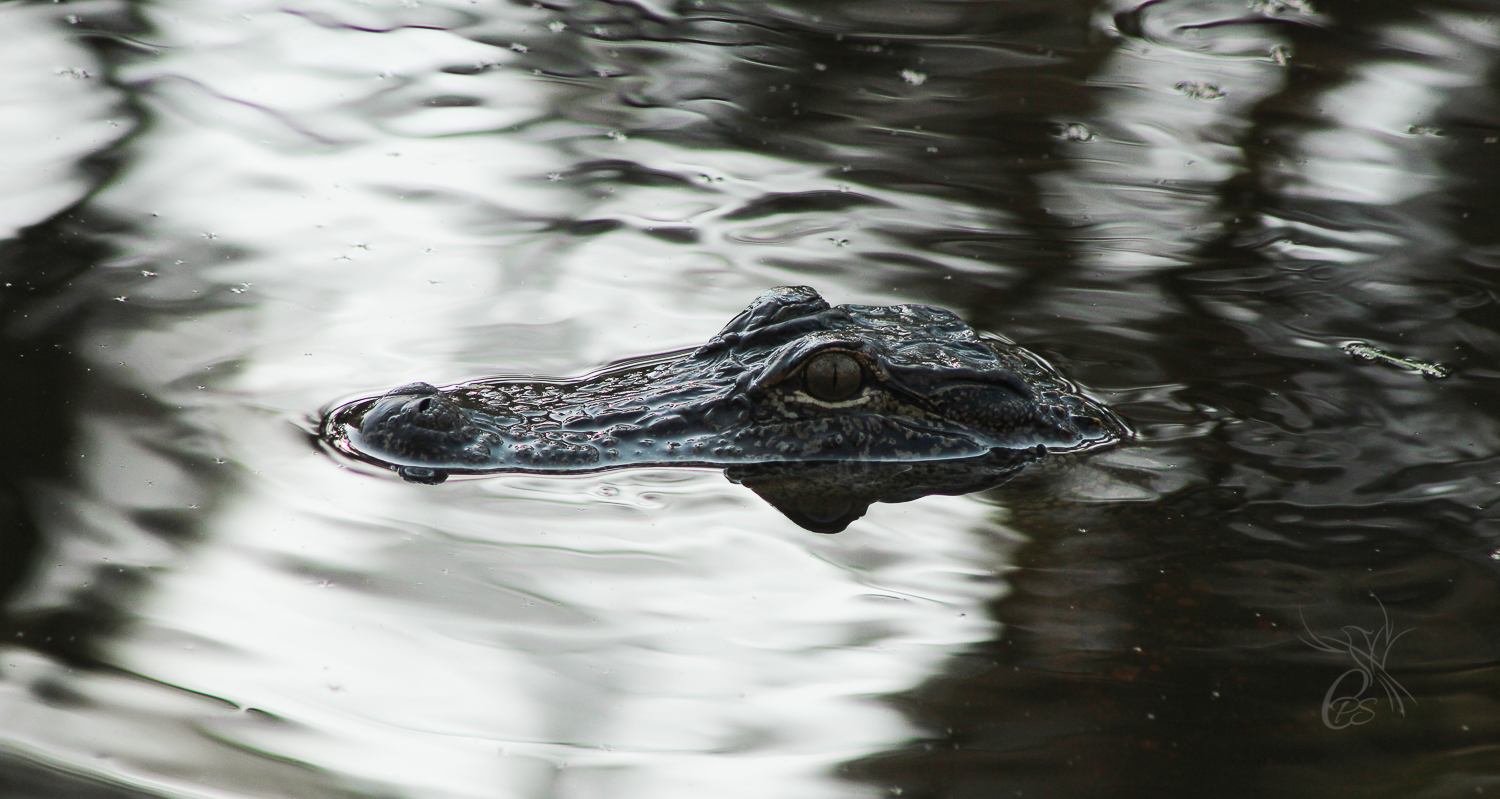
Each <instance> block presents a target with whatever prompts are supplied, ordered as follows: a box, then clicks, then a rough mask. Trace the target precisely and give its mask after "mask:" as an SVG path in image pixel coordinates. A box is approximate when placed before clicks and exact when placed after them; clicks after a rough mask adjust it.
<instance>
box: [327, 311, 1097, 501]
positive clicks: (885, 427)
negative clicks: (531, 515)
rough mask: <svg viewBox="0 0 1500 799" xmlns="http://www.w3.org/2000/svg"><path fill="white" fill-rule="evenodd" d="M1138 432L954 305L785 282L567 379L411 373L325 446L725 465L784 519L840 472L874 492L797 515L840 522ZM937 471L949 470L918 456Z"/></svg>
mask: <svg viewBox="0 0 1500 799" xmlns="http://www.w3.org/2000/svg"><path fill="white" fill-rule="evenodd" d="M1125 435H1127V431H1126V429H1125V427H1124V425H1123V424H1122V423H1121V422H1120V421H1119V420H1118V419H1117V418H1116V417H1115V415H1114V414H1112V413H1111V412H1110V411H1109V410H1107V409H1105V408H1104V407H1103V406H1101V405H1099V404H1098V403H1096V402H1094V401H1092V400H1090V399H1088V398H1086V397H1084V396H1083V395H1081V394H1080V393H1079V392H1078V391H1077V389H1076V388H1075V387H1074V386H1072V385H1071V384H1070V383H1068V381H1066V380H1065V379H1063V378H1062V377H1061V376H1060V375H1058V374H1057V372H1056V371H1054V370H1053V369H1052V368H1051V367H1050V366H1048V365H1047V364H1046V363H1045V362H1043V361H1042V360H1040V359H1039V358H1037V357H1036V356H1034V355H1031V354H1030V353H1028V352H1026V351H1025V350H1022V349H1020V348H1018V347H1015V346H1013V345H1010V344H1007V343H1004V342H1001V341H998V340H995V339H991V338H986V337H981V336H980V335H978V334H977V333H975V332H974V330H973V329H971V328H970V327H969V326H968V325H966V324H964V323H963V322H962V321H961V320H960V319H959V318H958V317H957V316H955V315H953V314H952V313H950V312H948V311H945V310H942V309H939V308H932V307H929V306H925V305H894V306H888V307H878V306H865V305H840V306H836V307H833V306H829V304H828V303H827V302H825V301H824V300H823V298H822V297H820V296H818V293H817V292H816V291H814V290H812V289H810V288H807V287H804V286H789V287H781V288H776V289H772V290H770V291H768V292H766V293H765V294H762V295H761V296H760V297H759V298H758V299H757V300H756V301H755V302H754V304H752V305H751V306H750V307H749V308H747V309H746V310H745V311H744V312H742V313H740V314H739V315H738V316H736V317H735V318H734V319H732V320H730V322H729V324H728V325H727V326H725V328H724V329H723V331H721V332H720V333H719V334H718V335H717V336H715V337H714V338H713V339H712V340H711V341H709V342H708V343H707V344H705V345H703V346H702V347H699V348H697V349H694V350H683V351H679V352H674V353H668V354H665V355H658V356H652V357H649V358H641V359H635V360H630V361H623V362H620V363H616V364H613V365H611V366H609V367H607V368H605V369H604V370H602V371H599V372H596V373H594V374H591V375H588V376H585V377H582V378H577V379H569V380H548V379H535V378H493V379H488V380H481V381H477V382H472V383H464V384H461V385H457V386H453V387H450V388H445V389H439V388H437V387H435V386H432V385H429V384H427V383H413V384H411V385H406V386H402V387H400V388H396V389H392V390H391V391H388V392H386V393H385V394H383V395H381V396H379V397H373V398H369V399H364V400H359V401H357V402H353V403H349V404H347V405H344V406H342V407H339V408H337V409H335V410H334V411H333V412H332V413H330V414H329V415H328V416H327V417H326V418H325V420H324V424H323V435H322V438H323V440H324V441H326V442H327V443H328V444H330V445H331V446H332V447H333V448H335V449H337V450H339V451H341V452H343V453H345V454H348V455H350V456H353V457H355V458H358V459H360V460H363V461H366V462H368V463H373V464H378V465H380V466H384V467H386V468H390V469H394V470H395V471H396V472H398V473H399V474H400V475H401V476H402V477H403V478H405V479H406V480H409V481H412V482H418V483H440V482H442V481H443V480H445V479H447V477H448V476H449V475H450V474H487V473H496V472H531V473H567V472H589V471H599V470H604V469H613V468H619V467H625V466H716V467H726V468H728V469H729V470H730V472H729V476H730V478H731V479H734V480H736V481H737V482H744V483H745V484H746V485H748V486H750V487H751V488H753V489H755V490H756V491H757V492H758V493H760V494H761V495H762V496H764V497H766V498H767V499H769V500H770V501H771V502H772V503H773V504H776V505H777V506H778V507H781V508H782V509H783V510H784V511H785V510H787V508H786V507H784V505H785V504H787V503H794V504H796V503H800V506H801V507H802V509H803V510H808V508H807V507H806V506H807V505H808V503H812V504H813V505H816V504H817V502H816V501H815V500H814V499H812V498H813V497H823V498H824V499H826V498H828V497H829V496H830V494H829V493H828V491H824V490H818V491H813V490H804V489H807V487H808V486H814V485H824V486H825V487H826V484H827V483H828V482H829V480H832V481H833V482H835V483H837V482H839V479H840V478H838V477H837V475H844V476H845V478H847V479H846V480H845V482H849V481H851V480H852V482H854V483H858V484H859V485H860V486H861V488H859V489H856V490H853V491H852V492H846V493H848V501H847V502H844V501H843V500H841V499H838V498H837V492H834V494H833V495H832V496H835V499H833V500H832V505H831V506H829V507H824V508H821V509H820V508H816V507H814V508H812V509H811V510H810V511H808V512H806V513H802V514H801V515H802V517H803V518H801V519H798V516H797V515H795V514H793V513H790V512H789V513H788V515H789V516H792V517H793V518H794V519H798V521H799V523H802V524H803V525H804V526H809V527H812V526H814V525H821V526H822V527H824V528H828V527H833V526H837V528H838V529H843V525H847V524H848V522H849V521H852V520H853V519H854V518H858V516H859V515H861V514H863V512H864V510H865V508H866V507H867V506H868V504H869V502H873V501H877V500H881V499H886V500H888V501H902V500H901V499H900V498H904V499H912V498H915V497H916V496H921V495H923V494H927V493H961V492H963V491H971V490H977V489H978V488H983V487H987V486H989V485H995V484H997V483H998V482H1003V480H1004V479H1005V478H1006V477H1008V476H1009V475H1011V474H1013V473H1014V472H1016V471H1017V470H1019V469H1020V468H1022V467H1023V466H1025V465H1026V464H1027V463H1030V462H1032V461H1035V460H1037V459H1040V458H1041V457H1043V456H1045V455H1046V454H1047V453H1049V452H1059V451H1079V450H1085V449H1092V448H1096V447H1099V446H1104V445H1107V444H1111V443H1114V442H1115V441H1118V440H1120V439H1121V438H1122V437H1124V436H1125ZM924 463H925V464H936V465H929V466H926V467H920V468H919V467H916V466H914V464H924ZM849 464H861V465H860V466H857V467H856V466H850V465H849ZM856 475H857V476H856ZM940 475H941V476H944V477H942V478H941V479H939V477H938V476H940ZM903 476H904V477H903ZM799 481H800V482H799ZM980 483H983V485H980ZM914 486H920V487H921V488H919V489H917V493H912V491H913V487H914ZM944 486H947V487H949V488H951V489H953V490H945V488H944ZM906 494H912V495H911V496H906ZM778 498H780V499H781V500H782V501H780V502H779V501H778ZM861 503H862V504H861ZM825 504H826V503H825ZM846 504H847V505H848V506H849V507H848V509H843V510H841V509H842V508H844V506H845V505H846ZM851 513H852V514H853V515H852V516H851V515H850V514H851ZM846 517H847V518H846ZM820 518H821V519H824V521H818V519H820ZM841 519H843V521H842V524H840V523H839V520H841Z"/></svg>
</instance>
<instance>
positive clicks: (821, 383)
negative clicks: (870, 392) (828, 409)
mask: <svg viewBox="0 0 1500 799" xmlns="http://www.w3.org/2000/svg"><path fill="white" fill-rule="evenodd" d="M802 375H803V377H802V380H803V385H804V386H805V387H806V389H807V393H809V394H811V395H813V396H814V397H816V398H818V399H820V400H823V401H824V402H840V401H842V400H846V399H849V398H850V397H852V396H854V393H855V392H856V391H859V385H860V382H861V380H860V378H861V376H862V374H861V370H860V367H859V361H856V360H854V358H852V357H851V356H848V355H845V354H844V353H842V352H830V353H826V354H823V355H819V356H818V357H816V358H813V359H812V361H810V362H809V363H808V364H807V368H806V369H805V370H804V371H803V373H802Z"/></svg>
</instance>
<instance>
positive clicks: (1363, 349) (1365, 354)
mask: <svg viewBox="0 0 1500 799" xmlns="http://www.w3.org/2000/svg"><path fill="white" fill-rule="evenodd" d="M1340 349H1342V350H1343V351H1344V352H1347V353H1349V354H1350V355H1353V356H1354V357H1356V358H1364V359H1365V360H1367V361H1380V362H1381V363H1387V364H1390V365H1391V366H1394V367H1396V368H1398V369H1406V370H1407V371H1411V372H1419V373H1421V374H1424V375H1427V376H1428V377H1433V378H1439V379H1441V378H1444V377H1447V376H1448V374H1449V369H1448V367H1446V366H1443V365H1442V364H1439V363H1423V362H1421V361H1413V360H1411V359H1409V358H1398V357H1396V356H1394V355H1392V354H1390V353H1388V352H1385V351H1384V350H1381V349H1378V348H1376V347H1372V346H1370V345H1369V344H1366V343H1365V342H1363V341H1351V342H1349V343H1347V344H1345V345H1344V346H1343V347H1341V348H1340Z"/></svg>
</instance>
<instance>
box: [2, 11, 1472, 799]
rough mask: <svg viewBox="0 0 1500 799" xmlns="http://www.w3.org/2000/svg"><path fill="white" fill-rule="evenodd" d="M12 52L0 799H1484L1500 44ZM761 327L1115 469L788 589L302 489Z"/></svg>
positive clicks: (1438, 32) (82, 38) (631, 491)
mask: <svg viewBox="0 0 1500 799" xmlns="http://www.w3.org/2000/svg"><path fill="white" fill-rule="evenodd" d="M0 39H3V41H0V59H3V60H4V63H5V65H6V67H7V69H6V70H5V72H4V74H5V76H6V77H5V78H4V82H3V84H0V96H3V97H4V98H5V101H4V103H3V104H0V114H3V115H4V120H5V124H4V125H0V131H4V132H3V134H0V135H3V136H4V137H5V139H6V146H5V147H4V148H0V152H3V153H4V155H3V156H0V158H3V159H4V164H5V166H4V168H3V169H0V184H3V185H4V186H5V192H4V195H5V196H4V199H3V201H0V236H4V237H6V239H7V240H5V241H4V242H0V278H3V279H0V282H3V283H4V284H5V285H4V287H3V289H0V292H3V293H0V302H3V306H0V314H3V336H0V343H3V348H4V350H3V352H4V359H5V366H4V374H5V375H6V383H7V386H8V387H9V391H8V392H7V395H8V396H9V397H10V403H9V404H8V405H7V408H8V409H9V413H6V414H3V415H0V425H3V426H4V428H3V429H4V433H3V440H4V441H5V442H6V447H5V458H4V459H3V460H0V464H3V480H4V487H5V491H4V493H3V494H0V509H3V513H4V515H5V519H6V525H7V527H6V530H7V533H6V538H5V542H6V543H5V548H4V552H5V555H4V558H3V559H0V586H3V589H0V590H3V595H4V603H5V604H4V615H3V617H0V636H3V640H4V641H5V642H6V643H5V645H4V648H3V649H0V788H3V789H4V790H5V791H7V792H8V793H9V794H10V795H15V796H25V797H52V796H69V797H80V796H83V797H93V796H99V797H111V798H113V797H144V796H171V797H230V796H233V797H241V796H244V797H252V796H253V797H260V796H266V797H269V796H329V797H334V796H337V797H354V796H370V797H395V796H401V797H408V796H409V797H445V798H446V797H543V796H546V797H568V798H569V799H572V798H573V797H580V798H583V797H611V798H612V799H613V798H615V797H632V796H641V797H653V799H654V798H656V797H676V796H683V797H701V796H715V797H741V796H743V797H769V796H774V797H778V798H780V797H787V798H792V797H798V798H800V797H860V796H895V795H900V796H903V797H910V796H922V797H970V796H975V797H977V796H985V797H989V796H1016V795H1019V796H1052V797H1071V796H1079V797H1095V796H1125V797H1134V796H1141V797H1155V796H1202V795H1216V796H1278V797H1279V796H1320V797H1327V796H1360V797H1363V796H1371V795H1383V796H1412V797H1448V796H1471V795H1476V794H1483V793H1488V792H1493V791H1497V790H1500V750H1497V748H1496V743H1495V742H1496V741H1497V740H1500V710H1497V707H1496V705H1495V703H1494V701H1493V697H1494V695H1495V692H1496V687H1497V681H1496V676H1495V667H1494V663H1495V662H1496V661H1497V656H1500V653H1497V649H1500V638H1497V636H1496V632H1495V631H1496V627H1495V624H1494V618H1495V612H1496V608H1497V605H1500V593H1497V590H1496V589H1497V587H1500V580H1497V563H1500V561H1497V558H1500V529H1497V526H1496V522H1495V519H1494V513H1493V510H1492V509H1493V508H1494V507H1495V502H1496V499H1497V498H1500V492H1497V489H1496V484H1497V481H1500V474H1497V468H1496V465H1495V463H1494V461H1493V457H1494V456H1493V453H1494V452H1496V450H1497V440H1496V439H1497V427H1496V424H1495V421H1494V413H1493V410H1492V408H1493V406H1494V402H1493V391H1492V386H1493V383H1492V381H1493V380H1495V379H1496V377H1497V376H1500V371H1497V370H1496V368H1495V367H1494V365H1493V358H1492V356H1491V355H1490V353H1492V352H1493V351H1494V350H1495V349H1496V345H1497V336H1496V333H1497V330H1500V319H1497V318H1496V316H1495V312H1494V307H1495V298H1496V294H1495V280H1494V278H1493V276H1492V274H1493V270H1494V268H1495V267H1496V265H1497V264H1500V260H1497V257H1500V256H1497V253H1500V250H1497V242H1496V241H1495V237H1494V234H1493V231H1494V230H1495V229H1496V224H1495V223H1496V221H1497V216H1500V205H1497V204H1496V203H1495V202H1494V200H1493V196H1492V192H1491V191H1490V187H1491V186H1492V185H1494V181H1495V178H1496V177H1497V175H1496V172H1497V169H1500V159H1497V156H1496V153H1497V151H1500V150H1497V148H1500V125H1497V120H1496V115H1497V111H1496V102H1495V100H1496V98H1495V96H1494V94H1493V90H1492V89H1491V86H1490V84H1491V82H1492V81H1491V80H1490V75H1491V74H1492V72H1493V70H1494V68H1495V60H1496V54H1497V48H1500V14H1497V13H1496V12H1495V9H1493V8H1490V7H1488V6H1485V5H1482V4H1477V3H1464V2H1417V3H1411V2H1406V3H1394V2H1389V3H1388V2H1373V1H1371V0H1363V1H1357V0H1344V1H1343V2H1331V1H1326V0H1313V1H1312V2H1306V1H1304V0H1296V1H1295V2H1294V1H1293V0H1279V1H1277V2H1262V1H1261V0H1255V2H1248V3H1247V2H1227V1H1226V2H1211V1H1203V2H1185V1H1182V0H1162V1H1161V2H1156V3H1149V4H1144V5H1135V4H1132V3H1129V2H1114V3H1111V2H1103V3H1099V4H1095V5H1090V4H1084V3H1068V2H1060V3H1046V4H1040V3H1039V4H1020V3H1016V4H1010V3H938V2H883V0H869V2H860V3H812V2H808V3H798V4H793V3H743V4H735V3H725V2H710V1H709V0H705V1H704V2H703V3H697V2H693V3H681V4H669V3H663V2H645V0H642V2H640V3H638V4H628V3H603V2H592V3H576V4H552V5H547V4H540V5H537V6H533V5H530V4H502V3H496V2H488V1H487V0H486V1H485V2H468V1H467V0H452V1H451V2H446V3H444V2H427V1H426V0H421V1H420V2H419V1H418V0H406V2H374V1H373V0H372V1H371V2H359V1H358V0H348V1H347V2H338V1H337V0H307V1H306V2H299V3H294V4H289V5H288V4H276V3H264V2H257V1H256V0H245V2H227V1H226V2H219V3H200V2H188V0H162V1H161V2H152V3H146V2H137V3H126V2H116V1H115V0H96V1H95V2H88V3H17V2H10V3H3V4H0ZM782 284H809V285H814V286H816V287H817V288H818V289H819V290H820V291H821V292H822V293H823V294H824V295H825V296H827V297H829V298H830V299H831V300H832V301H835V302H862V303H869V304H889V303H893V302H922V303H929V304H935V305H941V306H944V307H947V308H950V309H952V310H954V311H955V312H957V313H959V314H960V315H961V316H963V317H964V319H965V320H966V321H968V322H969V323H970V324H971V325H973V326H974V327H976V328H977V329H980V330H984V331H987V332H992V333H996V334H1000V335H1004V336H1007V337H1008V338H1010V339H1012V340H1014V341H1016V342H1018V343H1020V344H1022V345H1023V346H1025V347H1027V348H1029V349H1031V350H1032V351H1035V352H1038V353H1041V354H1043V355H1045V356H1046V357H1048V358H1049V359H1051V360H1052V361H1053V362H1054V363H1056V364H1057V365H1059V366H1060V367H1061V368H1063V369H1064V370H1065V371H1066V372H1067V373H1068V374H1069V375H1070V377H1072V378H1073V379H1075V380H1077V381H1078V382H1080V383H1081V384H1083V385H1085V386H1087V387H1089V389H1090V390H1091V391H1092V392H1093V394H1094V396H1096V397H1098V398H1099V399H1101V400H1102V401H1104V402H1106V403H1108V404H1109V405H1110V406H1111V407H1112V408H1114V409H1115V410H1117V411H1118V412H1119V413H1120V414H1122V415H1123V416H1124V417H1125V418H1127V419H1128V420H1129V422H1130V423H1131V424H1132V426H1133V427H1134V428H1135V429H1136V430H1137V431H1138V432H1139V434H1140V435H1139V439H1138V440H1137V441H1136V442H1135V443H1133V444H1132V445H1130V446H1127V447H1122V448H1117V449H1115V450H1112V451H1110V452H1107V453H1103V454H1101V455H1098V456H1096V457H1094V458H1093V460H1092V462H1091V463H1090V464H1089V465H1088V466H1086V467H1084V468H1081V469H1079V470H1076V471H1075V472H1073V473H1071V474H1069V475H1065V476H1060V477H1056V478H1046V479H1045V480H1043V479H1042V478H1037V480H1034V481H1032V482H1033V483H1035V482H1038V481H1041V484H1040V485H1017V486H1014V487H1012V488H1009V489H1000V490H998V491H994V492H987V493H982V494H977V495H970V496H967V497H941V496H939V497H927V498H924V499H921V500H917V501H914V502H910V503H905V504H898V505H886V504H877V505H874V506H872V509H871V512H870V513H869V515H868V516H866V517H865V518H864V519H862V520H860V521H858V522H856V523H855V524H853V525H852V526H851V527H850V528H849V529H848V530H847V531H846V532H843V533H841V534H839V535H836V536H819V535H815V534H812V533H809V532H806V531H804V530H802V529H800V528H797V527H796V526H795V525H794V524H792V523H791V522H789V521H788V520H786V519H785V518H783V517H781V516H780V515H779V514H777V513H776V512H775V511H774V510H773V509H772V508H770V507H769V506H767V505H766V504H765V503H763V502H762V501H760V500H759V499H758V498H757V497H756V496H755V495H754V494H752V493H751V492H750V491H748V490H747V489H745V488H743V487H742V486H738V485H734V484H732V483H729V482H727V481H726V480H724V478H723V477H722V476H721V475H719V474H718V473H717V472H714V471H707V470H668V469H640V470H626V471H620V472H612V473H606V474H599V475H590V476H577V477H536V476H529V477H528V476H507V477H497V478H492V479H485V480H475V481H458V482H452V483H449V484H445V485H442V486H419V485H407V484H404V483H401V482H400V481H397V480H393V479H389V478H385V479H382V478H380V477H378V476H373V475H370V474H365V473H358V472H355V471H351V470H349V469H347V468H344V467H345V466H347V464H341V463H339V462H337V461H335V460H333V459H332V458H330V457H329V456H328V455H326V454H324V453H323V452H321V451H319V450H318V449H317V448H316V447H314V446H313V445H312V443H311V441H310V438H309V431H310V430H312V429H314V426H315V423H316V419H317V416H318V414H319V413H320V412H321V411H322V410H324V409H326V408H328V407H332V405H334V404H335V403H337V402H340V401H344V400H348V399H352V398H355V397H360V396H368V395H369V394H371V393H376V392H379V391H382V390H384V389H386V388H389V387H391V386H395V385H400V384H402V383H407V382H412V381H417V380H422V381H427V382H432V383H436V384H444V383H452V382H458V381H461V380H466V379H474V378H478V377H483V376H486V375H490V374H495V373H502V372H503V373H533V374H544V375H576V374H581V373H584V372H587V371H589V370H590V369H593V368H596V367H598V366H599V365H600V364H603V363H606V362H609V361H612V360H616V359H620V358H626V357H632V356H639V355H646V354H650V353H655V352H666V351H669V350H673V349H678V348H682V347H689V346H694V345H697V344H700V343H702V342H703V341H705V340H707V338H708V337H709V336H711V335H712V334H713V333H714V332H715V331H717V330H718V329H719V328H720V327H721V326H722V325H723V323H724V322H725V321H726V320H728V319H729V318H730V317H731V316H732V315H733V314H734V313H736V312H737V311H738V310H740V309H741V308H742V307H743V306H744V305H745V304H746V303H747V302H748V301H749V300H750V299H752V298H753V297H754V296H755V295H756V294H758V293H759V292H760V291H762V290H763V289H765V288H767V287H770V286H774V285H782ZM1351 353H1352V354H1351ZM1361 353H1363V355H1362V354H1361ZM1376 353H1378V354H1381V355H1382V356H1388V357H1374V358H1372V357H1367V356H1369V355H1371V354H1376ZM1443 370H1446V371H1445V372H1443ZM1439 373H1446V375H1447V376H1445V377H1437V376H1435V375H1437V374H1439ZM1387 619H1388V626H1384V625H1387ZM1356 628H1358V629H1356ZM1362 630H1363V631H1368V636H1367V634H1366V633H1364V632H1362ZM1383 631H1388V632H1383ZM1401 633H1404V634H1402V635H1400V636H1399V637H1396V636H1397V634H1401ZM1367 637H1368V638H1369V639H1370V640H1367ZM1391 639H1394V640H1391ZM1320 647H1321V648H1320ZM1351 651H1352V652H1354V653H1355V654H1358V653H1364V655H1365V656H1368V655H1370V654H1372V653H1373V654H1374V655H1375V656H1377V657H1378V658H1385V659H1384V661H1383V669H1375V668H1373V667H1370V666H1369V664H1368V661H1363V663H1364V664H1365V666H1366V668H1367V670H1368V672H1369V675H1370V677H1371V678H1373V680H1374V681H1373V682H1371V684H1370V685H1369V686H1367V687H1366V690H1364V691H1362V692H1361V691H1358V690H1357V689H1359V688H1360V687H1361V681H1362V680H1363V679H1365V676H1364V675H1362V674H1361V673H1360V672H1359V671H1354V672H1353V673H1352V675H1351V673H1350V670H1351V669H1356V667H1357V666H1359V665H1360V664H1361V662H1362V661H1358V660H1356V659H1355V658H1354V657H1353V656H1352V655H1351ZM1382 680H1388V682H1382ZM1392 686H1394V688H1392ZM1388 690H1389V691H1390V692H1389V693H1388V692H1387V691H1388ZM1393 700H1399V702H1397V701H1393Z"/></svg>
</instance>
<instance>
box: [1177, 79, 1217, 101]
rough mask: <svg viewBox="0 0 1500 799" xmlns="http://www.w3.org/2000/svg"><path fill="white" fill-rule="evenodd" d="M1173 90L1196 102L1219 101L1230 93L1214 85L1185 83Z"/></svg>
mask: <svg viewBox="0 0 1500 799" xmlns="http://www.w3.org/2000/svg"><path fill="white" fill-rule="evenodd" d="M1172 88H1174V89H1176V90H1177V91H1179V92H1182V93H1183V94H1185V95H1187V96H1189V97H1191V98H1193V99H1194V100H1217V99H1219V98H1220V97H1223V96H1225V95H1226V94H1228V92H1226V91H1224V90H1223V89H1220V88H1219V87H1218V86H1215V85H1214V84H1212V83H1191V82H1189V81H1183V82H1181V83H1179V84H1177V85H1176V86H1173V87H1172Z"/></svg>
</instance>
